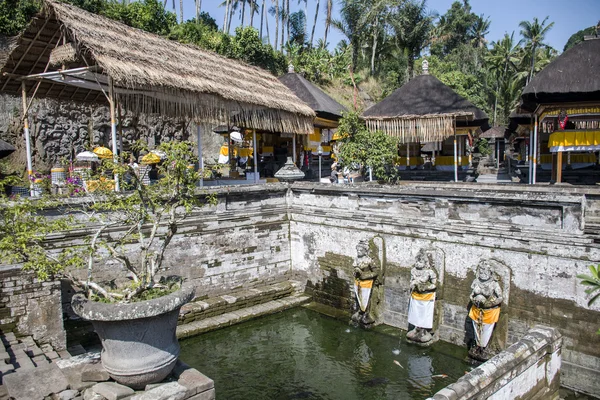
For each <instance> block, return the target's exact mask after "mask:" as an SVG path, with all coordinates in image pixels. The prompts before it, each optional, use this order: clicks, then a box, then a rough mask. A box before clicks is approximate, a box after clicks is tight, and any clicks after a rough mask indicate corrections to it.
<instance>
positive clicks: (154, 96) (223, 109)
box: [0, 0, 315, 133]
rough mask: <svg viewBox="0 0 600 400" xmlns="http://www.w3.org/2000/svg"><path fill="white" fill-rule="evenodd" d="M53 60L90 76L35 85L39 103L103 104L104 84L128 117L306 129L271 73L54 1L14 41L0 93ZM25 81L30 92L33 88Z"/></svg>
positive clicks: (305, 113) (300, 107)
mask: <svg viewBox="0 0 600 400" xmlns="http://www.w3.org/2000/svg"><path fill="white" fill-rule="evenodd" d="M63 43H66V44H67V45H66V46H63ZM71 49H74V50H75V52H76V54H72V50H71ZM62 50H65V51H64V52H63V54H58V52H59V51H62ZM66 50H69V51H71V54H68V53H69V51H66ZM51 53H52V55H53V59H54V60H61V59H62V60H63V61H64V62H65V63H68V66H69V67H70V68H71V69H72V68H74V67H87V66H89V67H92V69H91V70H90V71H87V72H86V74H83V73H81V74H74V75H69V76H67V78H69V79H66V80H68V81H69V82H70V85H69V86H67V85H64V84H63V83H61V80H60V79H54V80H49V79H41V80H39V81H40V82H41V85H40V87H39V89H38V91H37V96H38V97H51V98H56V99H63V100H64V99H68V100H73V101H78V102H90V101H92V102H93V101H96V102H105V101H106V100H105V98H104V94H103V93H102V91H99V90H98V89H99V88H98V86H99V85H102V86H103V87H104V88H105V89H107V88H108V85H107V83H108V77H110V79H112V81H113V83H114V86H115V95H116V97H117V99H118V100H119V101H120V103H121V104H123V105H124V106H125V107H126V108H128V109H131V110H133V111H138V112H159V113H161V114H165V115H170V116H184V117H190V118H195V119H197V120H204V121H211V122H224V123H228V124H236V125H239V126H244V127H248V128H257V129H265V130H270V131H285V132H296V133H308V132H310V131H311V130H312V120H313V118H314V115H315V114H314V112H313V110H311V109H310V107H308V106H307V105H306V104H304V103H303V102H302V101H301V100H300V99H298V98H297V97H296V96H295V95H294V94H293V93H292V92H291V91H290V90H289V89H288V88H287V87H285V86H284V85H283V84H282V83H281V82H279V81H278V80H277V78H275V77H274V76H273V75H271V74H270V73H269V72H267V71H265V70H262V69H260V68H257V67H252V66H249V65H246V64H244V63H241V62H239V61H236V60H231V59H227V58H224V57H221V56H219V55H217V54H214V53H212V52H209V51H205V50H202V49H199V48H198V47H195V46H191V45H184V44H181V43H178V42H175V41H170V40H167V39H165V38H163V37H160V36H157V35H154V34H151V33H148V32H144V31H141V30H139V29H135V28H131V27H129V26H127V25H124V24H122V23H119V22H116V21H113V20H110V19H108V18H105V17H102V16H99V15H96V14H91V13H89V12H86V11H83V10H81V9H79V8H76V7H73V6H70V5H67V4H62V3H57V2H55V1H54V0H44V6H43V9H42V12H41V13H40V14H39V15H38V16H37V17H36V18H34V19H33V21H32V22H31V23H30V25H29V26H28V27H27V29H26V30H25V32H24V33H23V34H22V35H21V36H20V37H19V39H18V43H17V47H16V48H15V49H14V50H13V51H12V52H11V54H10V58H9V60H8V62H7V63H6V64H5V65H4V67H3V68H2V72H3V73H9V74H12V75H4V76H0V91H2V92H7V93H11V94H15V95H16V94H20V84H21V82H19V81H18V79H15V76H26V75H31V74H39V73H42V72H44V71H45V70H46V68H48V66H49V65H50V64H49V59H50V56H51ZM61 57H62V58H61ZM52 70H53V69H52V68H50V69H49V70H48V71H52ZM26 82H27V88H28V92H31V91H32V89H33V86H34V84H35V82H34V81H26Z"/></svg>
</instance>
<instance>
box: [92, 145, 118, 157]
mask: <svg viewBox="0 0 600 400" xmlns="http://www.w3.org/2000/svg"><path fill="white" fill-rule="evenodd" d="M94 154H96V155H97V156H98V157H100V158H112V156H113V153H112V151H110V149H107V148H106V147H102V146H100V147H96V148H95V149H94Z"/></svg>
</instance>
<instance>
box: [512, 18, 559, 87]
mask: <svg viewBox="0 0 600 400" xmlns="http://www.w3.org/2000/svg"><path fill="white" fill-rule="evenodd" d="M547 21H548V17H546V18H544V20H543V21H542V22H541V23H540V22H539V20H538V19H537V17H536V18H533V22H529V21H521V23H520V24H519V26H520V27H521V35H522V36H523V40H524V41H525V43H526V46H525V47H526V48H527V49H528V50H529V53H530V54H531V69H530V72H529V78H528V80H527V82H529V81H531V79H532V78H533V74H534V67H535V56H536V50H537V49H538V48H540V47H546V46H547V44H546V43H544V40H545V39H546V34H547V33H548V32H549V31H550V29H552V27H553V26H554V22H550V23H549V24H548V25H546V22H547Z"/></svg>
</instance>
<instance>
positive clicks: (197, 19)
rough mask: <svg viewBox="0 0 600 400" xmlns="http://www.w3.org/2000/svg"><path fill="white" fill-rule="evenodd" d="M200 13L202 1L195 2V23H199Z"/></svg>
mask: <svg viewBox="0 0 600 400" xmlns="http://www.w3.org/2000/svg"><path fill="white" fill-rule="evenodd" d="M201 12H202V0H196V23H200V13H201Z"/></svg>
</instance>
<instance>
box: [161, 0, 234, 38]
mask: <svg viewBox="0 0 600 400" xmlns="http://www.w3.org/2000/svg"><path fill="white" fill-rule="evenodd" d="M165 1H167V0H165ZM230 3H231V0H225V1H224V2H223V3H221V5H220V7H223V6H225V15H224V16H223V33H225V30H226V29H227V16H228V15H229V6H230V5H231V4H230Z"/></svg>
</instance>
